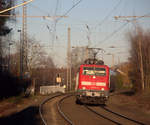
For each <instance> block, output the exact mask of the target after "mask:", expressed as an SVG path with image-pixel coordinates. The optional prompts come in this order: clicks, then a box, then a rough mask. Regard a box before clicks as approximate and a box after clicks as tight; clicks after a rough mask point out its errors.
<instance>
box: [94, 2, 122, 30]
mask: <svg viewBox="0 0 150 125" xmlns="http://www.w3.org/2000/svg"><path fill="white" fill-rule="evenodd" d="M121 2H122V0H120V1H119V2H118V3H117V4H116V6H114V8H113V9H112V10H111V11H110V12H109V13H108V15H106V16H105V17H104V19H103V20H102V21H101V22H100V23H99V24H97V25H98V26H101V25H102V24H103V23H104V22H105V20H107V19H108V18H109V17H110V15H111V14H112V13H113V11H115V10H116V9H117V8H118V6H119V5H120V4H121ZM97 25H96V26H95V28H96V27H97Z"/></svg>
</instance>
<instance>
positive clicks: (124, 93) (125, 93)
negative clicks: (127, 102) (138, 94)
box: [120, 90, 135, 96]
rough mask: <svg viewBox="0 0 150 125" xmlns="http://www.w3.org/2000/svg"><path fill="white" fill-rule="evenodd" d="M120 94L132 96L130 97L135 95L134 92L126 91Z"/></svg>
mask: <svg viewBox="0 0 150 125" xmlns="http://www.w3.org/2000/svg"><path fill="white" fill-rule="evenodd" d="M120 94H123V95H126V96H132V95H135V91H133V90H128V91H124V92H121V93H120Z"/></svg>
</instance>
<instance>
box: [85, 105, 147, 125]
mask: <svg viewBox="0 0 150 125" xmlns="http://www.w3.org/2000/svg"><path fill="white" fill-rule="evenodd" d="M85 107H86V108H87V109H88V110H89V111H91V112H93V113H94V114H96V115H97V116H99V117H101V118H103V119H106V120H108V121H110V122H112V123H113V124H116V125H128V124H129V125H131V124H132V125H145V124H144V123H142V122H139V121H137V120H133V119H131V118H128V117H127V116H124V115H122V114H119V113H116V112H113V111H111V110H110V109H108V108H106V107H104V106H100V109H102V110H104V111H105V112H107V113H104V112H103V113H102V112H101V111H99V110H96V109H93V108H92V107H89V106H87V105H85ZM106 114H107V115H106ZM108 114H111V115H108ZM114 117H118V118H114ZM116 119H123V120H116Z"/></svg>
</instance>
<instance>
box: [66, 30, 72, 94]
mask: <svg viewBox="0 0 150 125" xmlns="http://www.w3.org/2000/svg"><path fill="white" fill-rule="evenodd" d="M70 30H71V29H70V27H69V28H68V49H67V90H68V91H69V88H70V90H71V84H72V83H71V42H70ZM69 85H70V87H69Z"/></svg>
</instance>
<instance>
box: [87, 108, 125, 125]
mask: <svg viewBox="0 0 150 125" xmlns="http://www.w3.org/2000/svg"><path fill="white" fill-rule="evenodd" d="M84 106H85V107H86V108H87V109H88V110H89V111H91V112H93V113H94V114H96V115H98V116H100V117H102V118H104V119H106V120H108V121H110V122H113V123H115V124H117V125H122V124H121V123H119V122H116V121H114V120H112V119H110V118H108V117H106V116H104V115H102V114H100V113H98V112H96V111H95V110H93V109H91V108H89V107H88V106H87V105H84Z"/></svg>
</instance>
